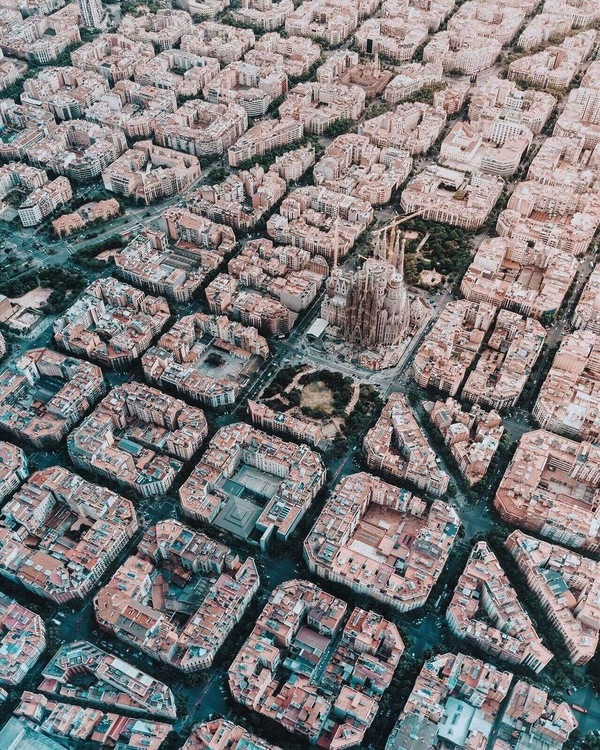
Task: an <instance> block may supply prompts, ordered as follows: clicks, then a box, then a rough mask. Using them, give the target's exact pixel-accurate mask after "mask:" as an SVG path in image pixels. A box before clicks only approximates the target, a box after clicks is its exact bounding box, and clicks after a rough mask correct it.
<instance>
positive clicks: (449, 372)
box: [413, 300, 496, 396]
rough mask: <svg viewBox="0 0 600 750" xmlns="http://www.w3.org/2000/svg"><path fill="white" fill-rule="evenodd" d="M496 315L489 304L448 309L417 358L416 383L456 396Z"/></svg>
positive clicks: (454, 305)
mask: <svg viewBox="0 0 600 750" xmlns="http://www.w3.org/2000/svg"><path fill="white" fill-rule="evenodd" d="M495 315H496V310H495V308H494V307H493V306H492V305H490V304H488V303H487V302H478V303H475V302H467V301H466V300H458V301H456V302H450V304H448V305H446V307H445V308H444V310H443V311H442V313H441V314H440V316H439V318H438V319H437V321H436V322H435V324H434V326H433V328H432V329H431V331H430V332H429V333H428V334H427V336H426V337H425V340H424V341H423V343H422V344H421V346H420V347H419V349H418V351H417V353H416V355H415V358H414V361H413V378H414V379H415V381H416V383H417V384H418V385H420V386H421V388H430V387H431V388H436V389H438V390H439V391H441V392H442V393H447V394H448V395H450V396H456V394H457V393H458V391H459V389H460V387H461V384H462V382H463V379H464V378H465V375H466V373H467V370H468V369H469V368H470V367H471V366H472V365H473V363H474V361H475V357H476V356H477V353H478V352H479V350H480V349H481V346H482V344H483V340H484V337H485V335H486V332H487V331H488V329H489V328H490V327H491V325H492V322H493V320H494V318H495Z"/></svg>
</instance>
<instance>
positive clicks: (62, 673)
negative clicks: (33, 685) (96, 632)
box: [38, 641, 177, 719]
mask: <svg viewBox="0 0 600 750" xmlns="http://www.w3.org/2000/svg"><path fill="white" fill-rule="evenodd" d="M42 677H43V679H42V682H41V683H40V685H39V687H38V690H40V691H41V692H43V693H45V694H46V695H52V696H55V697H56V698H61V697H65V698H67V699H69V700H71V701H74V702H77V703H83V704H85V703H94V704H100V705H101V706H103V707H106V708H121V709H126V710H127V711H130V712H131V713H141V714H149V715H150V716H158V717H162V718H165V719H175V718H177V710H176V708H175V698H174V696H173V693H172V692H171V689H170V688H169V687H167V685H165V683H164V682H160V681H159V680H157V679H156V678H155V677H151V676H150V675H149V674H146V673H145V672H142V671H141V670H140V669H138V668H137V667H134V666H133V664H129V663H128V662H126V661H124V660H123V659H121V658H120V657H118V656H114V655H113V654H109V653H108V652H107V651H104V650H103V649H101V648H98V647H97V646H94V645H93V644H92V643H90V642H89V641H74V642H72V643H65V644H64V645H63V646H61V647H60V648H59V649H58V651H57V652H56V653H55V654H54V656H53V657H52V658H51V659H50V661H49V662H48V664H46V666H45V667H44V669H43V671H42ZM82 678H83V679H82Z"/></svg>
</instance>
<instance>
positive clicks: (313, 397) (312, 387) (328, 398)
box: [300, 380, 334, 416]
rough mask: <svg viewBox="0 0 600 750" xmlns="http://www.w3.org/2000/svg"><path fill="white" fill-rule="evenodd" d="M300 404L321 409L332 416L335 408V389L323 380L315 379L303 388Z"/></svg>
mask: <svg viewBox="0 0 600 750" xmlns="http://www.w3.org/2000/svg"><path fill="white" fill-rule="evenodd" d="M300 406H304V407H307V408H309V409H320V410H321V411H322V412H324V413H326V414H327V416H331V414H333V410H334V404H333V391H332V390H331V389H330V388H329V386H328V385H327V384H326V383H324V382H323V381H322V380H315V381H313V382H312V383H308V384H307V385H305V386H304V387H303V388H302V395H301V396H300Z"/></svg>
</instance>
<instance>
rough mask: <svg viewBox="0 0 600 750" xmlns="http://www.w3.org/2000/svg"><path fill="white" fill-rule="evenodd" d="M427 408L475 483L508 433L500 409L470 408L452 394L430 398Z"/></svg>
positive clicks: (463, 470) (465, 474)
mask: <svg viewBox="0 0 600 750" xmlns="http://www.w3.org/2000/svg"><path fill="white" fill-rule="evenodd" d="M423 408H424V409H425V411H426V412H427V414H428V415H429V418H430V419H431V421H432V423H433V424H434V425H435V427H437V429H438V430H439V432H440V434H441V436H442V438H443V439H444V442H445V443H446V445H447V446H448V448H449V449H450V453H451V454H452V457H453V458H454V460H455V461H456V464H457V466H458V470H459V471H460V473H461V474H462V476H463V477H464V479H465V480H466V481H467V483H468V484H469V485H470V486H471V487H472V486H473V485H475V484H477V483H478V482H481V480H482V479H484V478H485V476H486V475H487V472H488V469H489V467H490V464H491V462H492V460H493V458H494V456H495V455H496V451H497V450H498V447H499V446H500V441H501V440H502V436H503V435H504V426H503V424H502V419H501V417H500V415H499V414H498V412H496V411H493V410H492V411H485V410H484V409H482V408H481V407H480V406H479V404H475V406H473V408H472V409H471V410H470V411H466V410H464V409H463V408H462V406H461V405H460V404H459V403H458V401H456V400H455V399H453V398H452V397H451V396H449V397H448V398H447V399H446V400H445V401H435V402H433V401H426V402H425V403H424V404H423Z"/></svg>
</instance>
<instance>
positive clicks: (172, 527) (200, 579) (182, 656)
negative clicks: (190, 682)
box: [94, 519, 259, 672]
mask: <svg viewBox="0 0 600 750" xmlns="http://www.w3.org/2000/svg"><path fill="white" fill-rule="evenodd" d="M193 585H202V588H203V591H205V596H204V597H203V599H202V600H201V603H199V604H198V605H197V606H195V605H193V604H191V602H190V604H188V605H186V607H185V609H184V610H180V611H182V612H185V613H186V614H187V617H184V618H183V619H182V621H181V622H179V621H178V620H177V619H174V618H172V616H171V613H172V612H173V610H174V609H176V610H177V609H180V606H181V604H182V596H184V590H185V589H186V588H187V587H189V586H193ZM258 586H259V577H258V571H257V569H256V565H255V563H254V560H253V558H251V557H249V558H247V559H246V560H245V562H241V561H240V559H239V558H238V556H237V555H236V554H234V553H233V552H232V551H231V550H230V549H229V547H227V546H225V545H224V544H218V543H217V542H214V541H212V539H209V537H207V536H205V535H204V534H201V533H199V532H196V531H193V530H192V529H190V528H189V527H187V526H184V525H183V524H181V523H179V521H174V520H171V519H168V520H166V521H160V522H159V523H158V524H157V525H156V526H153V527H151V528H149V529H147V530H146V532H145V533H144V536H143V537H142V539H141V541H140V544H139V546H138V549H137V554H136V555H133V556H132V557H129V558H127V560H125V562H124V563H123V565H121V567H120V568H119V569H118V570H117V572H116V573H115V574H114V576H113V577H112V578H111V580H110V581H109V582H108V583H107V584H106V586H104V587H103V588H102V589H100V591H99V592H98V594H97V595H96V597H95V598H94V610H95V614H96V620H97V621H98V624H99V625H100V627H101V628H102V629H103V630H105V631H108V632H110V633H112V634H113V635H115V636H116V637H117V638H118V639H119V640H122V641H124V642H125V643H128V644H130V645H131V646H134V647H135V648H138V649H140V650H141V651H143V652H144V653H145V654H148V656H151V657H152V658H153V659H156V660H157V661H161V662H165V663H166V664H169V665H170V666H172V667H175V668H176V669H179V670H181V671H182V672H198V671H199V670H201V669H208V668H209V667H210V666H211V665H212V662H213V659H214V658H215V656H216V654H217V651H218V650H219V648H221V646H222V645H223V643H224V642H225V640H226V638H227V636H228V635H229V634H230V633H231V632H232V630H233V629H234V627H235V626H236V625H237V624H238V623H239V621H240V620H241V618H242V616H243V615H244V612H245V611H246V608H247V607H248V605H249V603H250V601H251V600H252V597H253V596H254V594H255V593H256V592H257V590H258Z"/></svg>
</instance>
